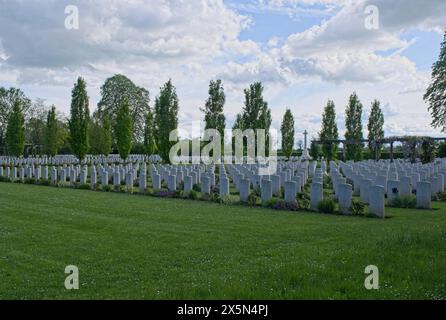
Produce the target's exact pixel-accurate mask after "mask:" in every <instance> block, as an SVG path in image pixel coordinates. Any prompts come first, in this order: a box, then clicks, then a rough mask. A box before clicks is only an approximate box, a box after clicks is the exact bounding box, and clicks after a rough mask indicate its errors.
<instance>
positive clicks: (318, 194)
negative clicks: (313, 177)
mask: <svg viewBox="0 0 446 320" xmlns="http://www.w3.org/2000/svg"><path fill="white" fill-rule="evenodd" d="M323 199H324V186H323V184H322V183H318V182H313V183H312V184H311V191H310V205H311V210H317V209H318V208H317V207H318V205H319V202H321V201H322V200H323Z"/></svg>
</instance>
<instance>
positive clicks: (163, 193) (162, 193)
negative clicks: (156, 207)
mask: <svg viewBox="0 0 446 320" xmlns="http://www.w3.org/2000/svg"><path fill="white" fill-rule="evenodd" d="M153 195H154V196H155V197H158V198H175V197H176V192H175V191H169V190H157V191H155V192H154V193H153Z"/></svg>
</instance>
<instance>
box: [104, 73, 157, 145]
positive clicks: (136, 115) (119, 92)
mask: <svg viewBox="0 0 446 320" xmlns="http://www.w3.org/2000/svg"><path fill="white" fill-rule="evenodd" d="M101 96H102V97H101V101H99V103H98V111H99V113H104V114H106V115H108V117H109V118H110V119H111V122H112V127H113V128H114V127H115V125H116V117H117V114H118V108H119V107H120V106H121V104H122V103H123V101H124V100H127V103H128V104H129V108H130V114H131V118H132V139H133V142H135V143H136V142H142V141H143V138H144V122H145V117H146V114H147V112H149V111H150V107H149V102H150V98H149V91H147V90H146V89H144V88H141V87H138V86H136V85H135V84H134V83H133V82H132V81H131V80H130V79H129V78H127V77H126V76H124V75H120V74H117V75H114V76H113V77H111V78H108V79H107V80H106V81H105V83H104V85H103V86H102V87H101ZM113 136H114V139H115V142H116V134H114V135H113Z"/></svg>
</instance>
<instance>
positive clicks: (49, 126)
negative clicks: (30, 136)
mask: <svg viewBox="0 0 446 320" xmlns="http://www.w3.org/2000/svg"><path fill="white" fill-rule="evenodd" d="M58 135H59V128H58V124H57V118H56V107H55V106H52V107H51V109H50V111H48V115H47V119H46V124H45V133H44V136H45V138H44V141H45V142H44V152H45V154H47V155H50V156H52V157H54V156H55V155H56V154H57V153H58V152H59V138H58Z"/></svg>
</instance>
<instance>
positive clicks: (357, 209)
mask: <svg viewBox="0 0 446 320" xmlns="http://www.w3.org/2000/svg"><path fill="white" fill-rule="evenodd" d="M350 212H351V213H352V215H354V216H363V215H364V214H365V204H364V202H362V201H361V200H353V201H352V206H351V207H350Z"/></svg>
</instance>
